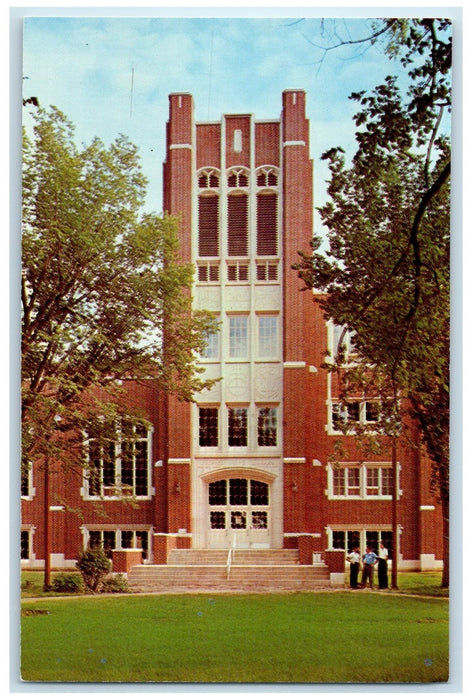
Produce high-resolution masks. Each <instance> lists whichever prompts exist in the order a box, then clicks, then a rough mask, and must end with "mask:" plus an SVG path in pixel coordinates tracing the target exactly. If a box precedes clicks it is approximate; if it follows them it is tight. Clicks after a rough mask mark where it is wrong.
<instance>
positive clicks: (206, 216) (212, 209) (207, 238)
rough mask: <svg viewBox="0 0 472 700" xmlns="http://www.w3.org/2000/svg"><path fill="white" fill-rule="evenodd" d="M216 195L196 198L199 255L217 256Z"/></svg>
mask: <svg viewBox="0 0 472 700" xmlns="http://www.w3.org/2000/svg"><path fill="white" fill-rule="evenodd" d="M218 240H219V234H218V197H216V196H215V197H213V196H211V197H199V199H198V254H199V256H201V257H218V255H219V245H218Z"/></svg>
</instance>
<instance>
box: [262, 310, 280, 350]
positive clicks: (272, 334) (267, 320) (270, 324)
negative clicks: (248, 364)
mask: <svg viewBox="0 0 472 700" xmlns="http://www.w3.org/2000/svg"><path fill="white" fill-rule="evenodd" d="M258 319H259V356H260V357H276V356H277V316H259V317H258Z"/></svg>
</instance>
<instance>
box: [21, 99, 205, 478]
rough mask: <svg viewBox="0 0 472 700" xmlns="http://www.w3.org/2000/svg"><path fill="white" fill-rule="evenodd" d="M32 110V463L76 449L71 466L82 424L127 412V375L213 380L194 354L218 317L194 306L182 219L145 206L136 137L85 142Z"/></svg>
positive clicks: (25, 367)
mask: <svg viewBox="0 0 472 700" xmlns="http://www.w3.org/2000/svg"><path fill="white" fill-rule="evenodd" d="M33 118H34V120H35V123H34V130H33V132H32V134H26V132H25V134H24V149H23V231H22V311H23V313H22V415H23V429H24V430H23V461H24V465H27V464H28V462H29V461H30V460H32V459H38V458H39V457H42V456H45V455H49V456H54V455H55V456H61V455H62V456H64V455H66V458H65V459H63V460H62V461H63V463H64V464H69V465H72V464H73V463H74V459H75V453H74V450H73V449H71V435H72V434H71V429H75V430H76V431H77V430H80V429H81V428H83V429H86V427H87V424H88V422H89V421H90V420H92V419H93V417H94V416H97V415H101V416H104V417H105V418H110V419H113V418H115V417H116V415H117V414H120V412H121V413H122V412H123V411H124V408H123V405H122V404H123V391H122V389H120V385H121V382H122V380H123V379H130V378H133V379H135V380H137V381H139V380H140V379H144V378H146V379H149V378H152V379H153V380H154V381H155V382H156V386H157V387H159V388H161V389H163V390H165V391H170V392H173V393H175V394H176V395H177V396H178V397H179V398H181V399H183V400H189V399H191V398H192V396H193V394H194V393H195V392H198V391H199V390H201V389H202V388H203V387H205V386H207V385H208V384H207V382H206V381H205V380H204V379H203V378H202V377H201V376H200V372H201V371H200V369H199V368H198V367H197V366H196V362H195V360H196V356H197V353H198V352H200V351H201V350H202V348H203V347H204V345H205V338H206V336H207V332H208V330H209V329H211V328H213V326H214V321H213V320H212V319H210V317H209V316H208V314H206V313H204V312H198V311H195V312H194V311H192V308H191V297H190V290H191V285H192V280H193V272H194V270H193V266H192V265H188V264H183V263H182V262H181V260H180V258H179V241H178V234H177V231H178V226H179V223H178V221H177V220H176V219H175V218H172V217H167V216H165V217H160V216H157V215H156V214H149V213H142V208H143V205H144V195H145V189H146V180H145V178H144V176H143V174H142V172H141V168H140V164H139V158H138V153H137V149H136V147H135V146H134V145H133V144H131V143H130V142H129V141H128V140H127V139H126V138H125V137H123V136H120V137H119V138H117V139H116V141H115V142H114V143H112V144H111V146H110V147H108V148H107V147H105V146H104V144H103V143H102V142H101V141H99V140H98V139H95V140H93V141H92V143H91V144H90V145H88V146H83V147H82V148H78V147H77V145H76V143H75V140H74V138H75V133H74V127H73V126H72V124H71V123H70V122H69V121H68V120H67V118H66V117H65V116H64V114H62V113H61V112H60V111H59V110H57V109H56V108H51V109H50V111H49V112H47V111H45V110H43V109H38V110H35V114H34V117H33ZM164 339H165V342H164ZM210 384H211V382H210ZM97 387H100V388H101V389H103V390H104V392H102V393H101V394H100V395H98V394H97V393H96V391H92V388H95V389H96V388H97ZM75 435H76V436H77V432H76V433H75Z"/></svg>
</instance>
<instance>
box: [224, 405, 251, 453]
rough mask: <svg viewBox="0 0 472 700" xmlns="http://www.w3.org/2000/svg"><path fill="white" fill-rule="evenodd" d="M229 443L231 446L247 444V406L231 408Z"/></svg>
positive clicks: (244, 445) (229, 413) (229, 415)
mask: <svg viewBox="0 0 472 700" xmlns="http://www.w3.org/2000/svg"><path fill="white" fill-rule="evenodd" d="M228 444H229V445H230V447H246V446H247V408H230V409H229V411H228Z"/></svg>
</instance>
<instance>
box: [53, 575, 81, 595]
mask: <svg viewBox="0 0 472 700" xmlns="http://www.w3.org/2000/svg"><path fill="white" fill-rule="evenodd" d="M83 587H84V584H83V580H82V577H81V576H80V575H79V574H67V573H61V574H56V576H55V577H54V579H53V582H52V586H51V590H53V591H55V592H56V593H79V592H80V591H82V590H83Z"/></svg>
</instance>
